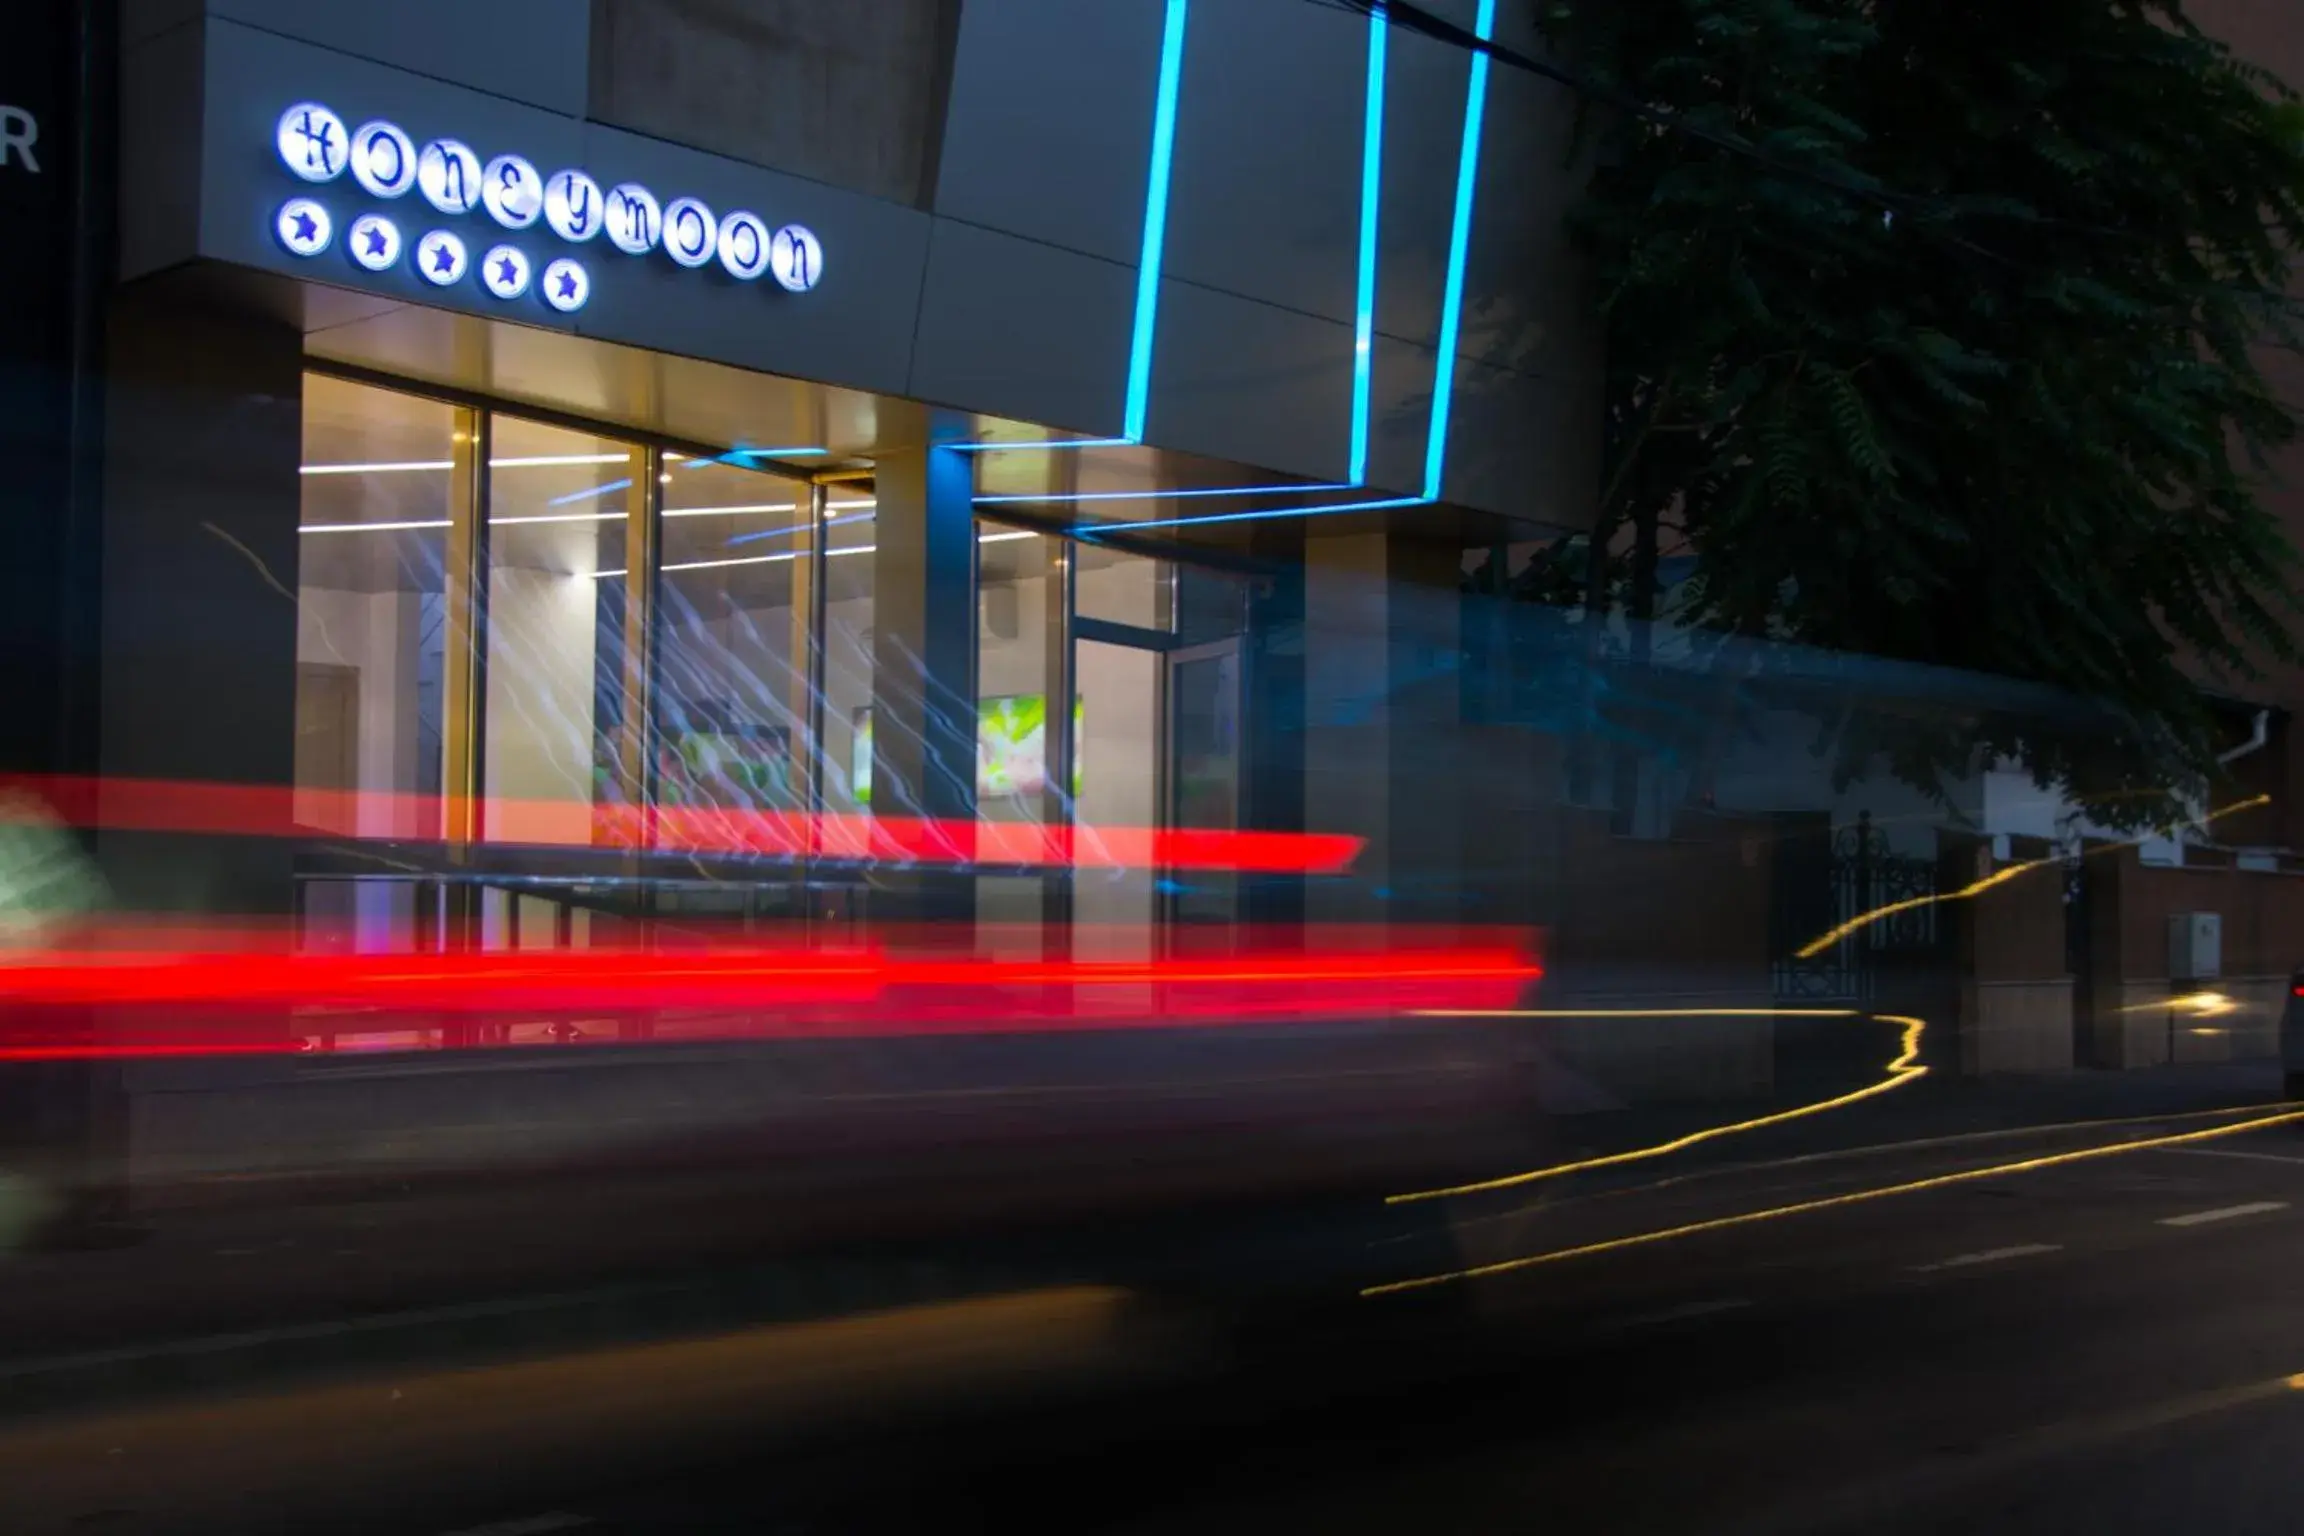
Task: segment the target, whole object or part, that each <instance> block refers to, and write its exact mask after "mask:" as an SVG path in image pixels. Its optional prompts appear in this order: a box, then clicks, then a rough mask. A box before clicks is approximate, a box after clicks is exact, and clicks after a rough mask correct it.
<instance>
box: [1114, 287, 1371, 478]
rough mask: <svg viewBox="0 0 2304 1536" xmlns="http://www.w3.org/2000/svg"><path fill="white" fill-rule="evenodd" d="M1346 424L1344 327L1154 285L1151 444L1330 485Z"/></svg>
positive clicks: (1196, 290) (1344, 450)
mask: <svg viewBox="0 0 2304 1536" xmlns="http://www.w3.org/2000/svg"><path fill="white" fill-rule="evenodd" d="M1351 416H1352V328H1351V327H1350V326H1348V325H1342V324H1339V323H1337V322H1336V321H1333V320H1321V319H1316V318H1314V317H1313V316H1310V315H1305V314H1299V313H1297V312H1296V311H1294V310H1288V309H1278V308H1275V307H1273V306H1272V305H1269V304H1257V303H1252V302H1250V301H1249V300H1247V299H1243V298H1239V297H1237V296H1235V295H1233V294H1229V293H1220V292H1218V291H1216V290H1215V289H1212V288H1203V287H1200V286H1199V285H1198V284H1195V283H1184V282H1176V281H1173V280H1171V281H1168V282H1165V283H1163V284H1162V285H1161V293H1160V330H1159V351H1158V363H1157V365H1156V366H1155V367H1154V369H1153V371H1152V408H1151V420H1150V428H1149V431H1148V434H1147V435H1148V437H1149V439H1150V440H1151V441H1153V442H1156V443H1158V444H1160V445H1161V446H1162V447H1166V448H1178V449H1182V450H1184V451H1186V452H1189V453H1199V454H1206V455H1208V456H1210V457H1212V458H1223V459H1236V460H1238V461H1240V462H1241V463H1243V464H1255V465H1261V466H1263V467H1264V468H1266V469H1274V470H1279V471H1281V472H1283V473H1286V474H1296V475H1309V476H1312V477H1314V478H1316V479H1322V480H1337V479H1341V478H1343V476H1344V475H1345V473H1346V471H1347V468H1348V460H1349V458H1350V453H1351V445H1350V437H1351Z"/></svg>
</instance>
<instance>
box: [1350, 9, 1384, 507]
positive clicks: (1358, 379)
mask: <svg viewBox="0 0 2304 1536" xmlns="http://www.w3.org/2000/svg"><path fill="white" fill-rule="evenodd" d="M1390 31H1391V23H1390V22H1389V21H1388V20H1387V18H1386V17H1385V14H1384V7H1383V6H1381V5H1379V6H1377V7H1375V8H1374V9H1373V10H1371V11H1369V13H1368V93H1367V108H1366V118H1365V121H1364V122H1363V123H1362V125H1361V130H1360V298H1359V307H1358V309H1357V310H1356V311H1355V312H1354V315H1353V320H1352V483H1353V484H1354V485H1363V484H1365V483H1367V479H1368V395H1369V376H1370V373H1371V371H1372V369H1373V367H1374V364H1375V359H1376V352H1375V346H1376V215H1377V210H1378V208H1379V207H1380V206H1381V204H1382V202H1383V184H1384V50H1385V39H1386V36H1387V34H1389V32H1390Z"/></svg>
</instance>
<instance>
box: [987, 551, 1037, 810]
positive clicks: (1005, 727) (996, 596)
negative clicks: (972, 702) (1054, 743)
mask: <svg viewBox="0 0 2304 1536" xmlns="http://www.w3.org/2000/svg"><path fill="white" fill-rule="evenodd" d="M1001 531H1004V530H1000V529H996V528H994V527H992V526H990V525H979V527H978V529H977V536H978V537H979V539H981V538H982V537H983V535H984V534H986V533H996V532H1001ZM1049 542H1050V541H1049V540H1048V539H1047V538H1045V537H1042V536H1040V535H1033V536H1032V537H1029V538H1022V539H1004V540H1001V541H1000V542H998V543H980V544H978V546H977V557H976V558H977V572H978V576H977V584H976V695H977V700H978V708H977V716H978V718H977V729H976V814H977V815H978V817H980V818H981V819H983V820H985V821H1018V822H1038V821H1040V820H1041V819H1042V817H1043V812H1044V809H1045V807H1044V804H1043V799H1044V797H1043V796H1042V794H1041V790H1042V789H1043V788H1044V786H1045V784H1046V772H1045V768H1046V753H1047V729H1046V727H1047V713H1048V700H1047V688H1048V592H1049V587H1050V579H1049V558H1048V556H1049V549H1048V546H1049Z"/></svg>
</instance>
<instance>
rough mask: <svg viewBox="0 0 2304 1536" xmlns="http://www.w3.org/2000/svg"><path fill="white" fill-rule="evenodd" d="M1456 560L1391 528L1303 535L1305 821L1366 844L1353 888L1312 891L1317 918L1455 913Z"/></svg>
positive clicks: (1429, 918) (1323, 886)
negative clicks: (1349, 834) (1353, 836)
mask: <svg viewBox="0 0 2304 1536" xmlns="http://www.w3.org/2000/svg"><path fill="white" fill-rule="evenodd" d="M1460 559H1461V555H1460V552H1459V551H1458V550H1457V548H1456V547H1455V546H1454V545H1453V544H1450V543H1446V542H1431V541H1425V540H1420V539H1416V538H1412V537H1409V536H1407V535H1405V534H1402V533H1399V532H1396V531H1392V530H1378V531H1374V532H1354V533H1344V534H1329V535H1320V536H1315V537H1310V538H1307V539H1306V541H1305V563H1304V611H1305V618H1304V647H1303V651H1304V655H1303V667H1304V700H1305V731H1304V752H1305V763H1304V824H1305V826H1306V827H1307V828H1309V829H1310V830H1312V831H1315V832H1353V833H1357V834H1359V835H1360V836H1362V837H1365V838H1366V839H1368V846H1367V849H1366V851H1365V852H1364V853H1363V854H1362V855H1361V858H1360V861H1359V863H1358V864H1357V865H1356V866H1355V867H1354V871H1353V876H1354V877H1353V878H1352V879H1351V880H1349V881H1330V882H1320V883H1316V884H1314V885H1313V886H1312V887H1311V889H1310V891H1309V892H1308V899H1307V902H1306V915H1307V917H1309V918H1310V919H1311V920H1312V921H1314V922H1322V921H1325V922H1340V923H1363V922H1398V923H1419V922H1422V923H1429V922H1435V921H1440V922H1446V921H1453V920H1454V919H1455V918H1456V917H1457V916H1458V913H1459V906H1458V896H1459V894H1460V893H1459V885H1460V881H1459V879H1458V874H1459V870H1458V857H1457V856H1458V853H1459V841H1460V837H1461V831H1460V828H1461V822H1460V820H1459V817H1460V815H1461V813H1462V808H1463V807H1462V800H1461V797H1460V796H1459V795H1457V794H1456V793H1455V792H1454V790H1453V788H1452V786H1451V783H1450V773H1451V769H1452V765H1453V763H1454V761H1455V754H1456V753H1457V751H1458V750H1459V749H1460V747H1461V745H1462V740H1461V737H1462V730H1461V721H1460V713H1461V709H1462V696H1461V692H1460V689H1459V687H1458V680H1457V675H1456V670H1457V669H1456V661H1457V655H1458V651H1459V649H1460V643H1459V636H1458V630H1459V625H1460V623H1461V609H1462V603H1463V599H1462V596H1461V594H1460V593H1459V591H1458V589H1457V588H1458V575H1457V573H1458V568H1459V561H1460Z"/></svg>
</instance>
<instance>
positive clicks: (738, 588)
mask: <svg viewBox="0 0 2304 1536" xmlns="http://www.w3.org/2000/svg"><path fill="white" fill-rule="evenodd" d="M808 496H809V488H808V487H807V486H806V485H805V484H800V483H797V482H794V481H791V480H786V479H781V478H778V477H776V476H772V475H767V474H762V473H760V472H758V471H756V470H750V469H741V468H737V467H735V466H733V465H729V464H723V463H716V462H712V461H708V460H703V461H696V460H675V461H673V462H672V463H671V464H669V465H668V466H667V468H666V470H665V475H664V523H663V530H662V533H661V535H660V545H659V548H660V552H661V553H660V558H661V561H662V566H661V570H662V573H663V574H662V579H661V584H660V585H659V587H658V590H657V605H658V607H657V618H656V646H657V651H656V666H657V678H656V688H657V696H656V733H655V745H654V751H655V781H656V790H655V793H656V798H657V803H658V804H660V805H662V806H664V807H666V808H668V809H672V808H686V809H692V810H693V809H701V810H726V811H785V810H796V809H800V808H802V807H804V806H805V805H806V803H807V793H808V790H807V781H806V777H805V775H804V773H803V772H802V763H803V754H805V753H806V752H807V751H808V750H809V743H808V719H809V710H808V661H807V633H806V632H807V624H808V605H807V599H806V583H807V580H808V555H809V543H810V536H809V528H808V523H809V518H808ZM668 835H669V834H668Z"/></svg>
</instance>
